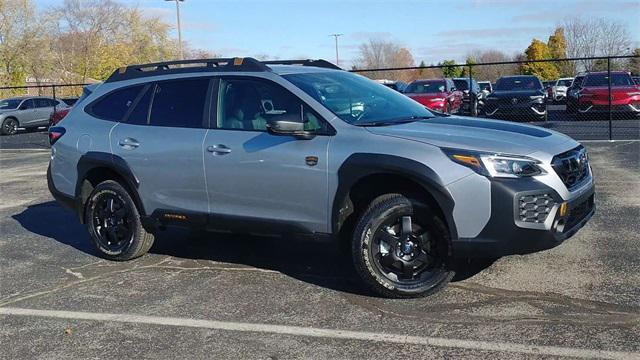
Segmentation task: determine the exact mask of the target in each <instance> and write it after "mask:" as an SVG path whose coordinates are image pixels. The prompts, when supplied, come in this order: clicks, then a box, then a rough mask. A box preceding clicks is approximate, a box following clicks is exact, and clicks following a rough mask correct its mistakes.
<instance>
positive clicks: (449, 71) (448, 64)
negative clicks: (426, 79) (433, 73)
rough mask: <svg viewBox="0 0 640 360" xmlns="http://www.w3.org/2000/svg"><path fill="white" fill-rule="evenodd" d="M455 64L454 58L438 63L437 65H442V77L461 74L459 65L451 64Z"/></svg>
mask: <svg viewBox="0 0 640 360" xmlns="http://www.w3.org/2000/svg"><path fill="white" fill-rule="evenodd" d="M455 64H456V61H455V60H444V61H442V62H439V63H438V66H443V68H442V75H443V76H444V77H448V78H453V77H460V76H462V69H461V68H460V67H459V66H453V65H455Z"/></svg>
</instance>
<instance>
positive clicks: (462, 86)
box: [453, 79, 469, 90]
mask: <svg viewBox="0 0 640 360" xmlns="http://www.w3.org/2000/svg"><path fill="white" fill-rule="evenodd" d="M453 83H454V84H455V85H456V89H458V90H469V80H468V79H453Z"/></svg>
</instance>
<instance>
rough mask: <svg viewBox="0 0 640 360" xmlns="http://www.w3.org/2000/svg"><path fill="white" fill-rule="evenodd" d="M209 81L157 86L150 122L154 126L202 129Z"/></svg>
mask: <svg viewBox="0 0 640 360" xmlns="http://www.w3.org/2000/svg"><path fill="white" fill-rule="evenodd" d="M208 88H209V79H186V80H175V81H163V82H160V83H157V84H156V87H155V91H154V94H153V103H152V105H151V115H150V117H149V122H150V124H151V125H154V126H172V127H186V128H201V127H202V124H203V119H204V104H205V102H206V101H205V100H206V98H207V90H208Z"/></svg>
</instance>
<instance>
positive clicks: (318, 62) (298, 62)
mask: <svg viewBox="0 0 640 360" xmlns="http://www.w3.org/2000/svg"><path fill="white" fill-rule="evenodd" d="M262 63H263V64H265V65H302V66H313V67H319V68H326V69H335V70H343V69H342V68H341V67H339V66H338V65H336V64H334V63H331V62H329V61H327V60H322V59H318V60H312V59H305V60H268V61H262Z"/></svg>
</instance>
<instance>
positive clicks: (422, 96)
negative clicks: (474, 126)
mask: <svg viewBox="0 0 640 360" xmlns="http://www.w3.org/2000/svg"><path fill="white" fill-rule="evenodd" d="M404 94H405V95H407V96H408V97H410V98H412V99H413V100H415V101H417V102H419V103H420V104H422V105H424V106H426V107H428V108H429V109H431V110H435V111H439V112H443V113H447V114H451V113H457V112H460V106H461V105H462V91H459V90H457V89H456V87H455V85H454V83H453V80H452V79H449V78H445V79H429V80H415V81H413V82H412V83H411V84H409V86H407V88H406V89H405V91H404Z"/></svg>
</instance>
